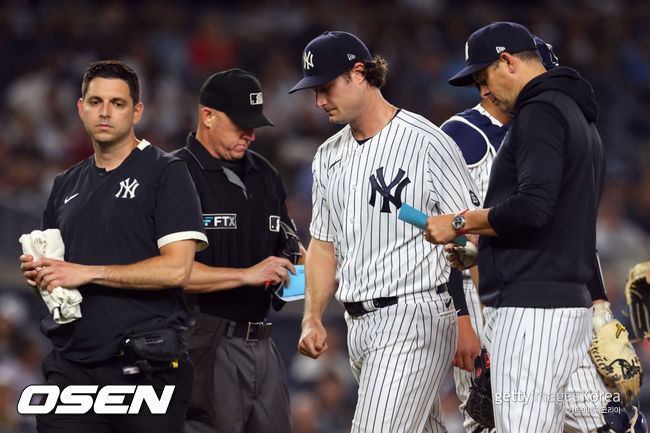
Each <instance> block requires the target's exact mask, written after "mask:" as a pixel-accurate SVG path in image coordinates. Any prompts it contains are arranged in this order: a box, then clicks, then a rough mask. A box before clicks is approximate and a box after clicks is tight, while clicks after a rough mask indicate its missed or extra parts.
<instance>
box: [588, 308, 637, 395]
mask: <svg viewBox="0 0 650 433" xmlns="http://www.w3.org/2000/svg"><path fill="white" fill-rule="evenodd" d="M589 355H590V356H591V360H592V361H593V363H594V365H595V366H596V369H597V370H598V373H600V375H601V376H602V377H603V381H604V382H605V385H607V386H608V387H610V388H613V389H616V391H617V392H618V393H619V394H620V397H621V401H622V402H623V404H627V403H628V402H629V401H631V400H633V399H634V398H635V397H636V395H637V394H638V393H639V390H640V388H641V380H642V378H643V371H642V370H641V362H640V361H639V358H638V356H636V353H635V352H634V348H633V347H632V345H631V344H630V340H629V339H628V332H627V329H625V326H623V325H621V322H619V321H618V320H611V321H609V322H607V323H606V324H604V325H603V326H602V327H601V328H600V329H599V330H598V332H596V335H595V337H594V339H593V341H592V342H591V347H590V348H589Z"/></svg>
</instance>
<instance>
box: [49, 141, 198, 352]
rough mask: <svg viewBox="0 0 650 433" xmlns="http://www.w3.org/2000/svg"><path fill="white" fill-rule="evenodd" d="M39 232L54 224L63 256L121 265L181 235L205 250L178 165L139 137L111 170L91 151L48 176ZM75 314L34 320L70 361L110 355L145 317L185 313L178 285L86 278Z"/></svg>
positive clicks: (177, 318) (175, 319) (192, 197)
mask: <svg viewBox="0 0 650 433" xmlns="http://www.w3.org/2000/svg"><path fill="white" fill-rule="evenodd" d="M42 227H43V230H46V229H50V228H58V229H59V230H60V231H61V237H62V238H63V243H64V244H65V256H64V257H65V260H66V261H68V262H72V263H79V264H83V265H123V264H130V263H135V262H138V261H142V260H145V259H148V258H151V257H154V256H157V255H160V252H159V248H161V247H162V246H164V245H166V244H168V243H171V242H175V241H179V240H185V239H196V240H199V241H200V243H199V244H198V247H199V248H205V246H206V244H205V240H206V238H205V235H204V233H203V227H202V224H201V216H200V210H199V202H198V198H197V197H196V191H195V189H194V186H193V184H192V180H191V179H190V176H189V174H188V172H187V168H186V167H185V164H183V163H182V161H180V160H179V159H178V158H174V157H172V156H171V155H170V154H168V153H166V152H163V151H162V150H160V149H158V148H156V147H154V146H152V145H150V144H149V142H147V141H146V140H142V141H141V142H140V144H138V146H137V147H136V148H134V149H133V151H132V152H131V154H130V155H129V156H128V157H127V158H126V159H125V160H124V161H123V162H122V164H120V166H119V167H117V168H115V169H114V170H111V171H106V170H105V169H103V168H99V167H97V166H96V165H95V158H94V156H91V157H89V158H87V159H85V160H84V161H81V162H79V163H78V164H76V165H74V166H72V167H71V168H69V169H68V170H66V171H65V172H63V173H61V174H59V175H57V176H56V178H55V179H54V185H53V187H52V191H51V193H50V197H49V199H48V202H47V207H46V209H45V211H44V213H43V224H42ZM79 291H80V292H81V294H82V296H83V301H82V302H81V314H82V317H81V318H80V319H77V320H75V321H74V322H71V323H67V324H64V325H58V324H55V322H54V321H53V320H52V317H51V315H50V316H48V317H46V318H45V319H44V320H43V322H42V325H41V327H42V329H43V331H44V333H45V334H46V335H47V336H48V337H50V338H51V339H52V344H53V346H54V349H55V350H57V351H59V352H61V353H62V354H63V356H64V357H65V358H67V359H70V360H72V361H78V362H94V361H102V360H106V359H109V358H111V357H112V356H114V355H116V354H117V353H118V351H119V348H120V341H121V340H122V339H123V337H124V336H126V335H128V334H129V333H131V330H132V328H133V327H134V326H137V325H139V324H142V323H144V322H149V321H152V320H161V322H166V323H170V324H183V323H185V322H186V320H187V318H188V312H187V308H186V304H185V301H184V298H183V290H182V288H181V287H178V288H172V289H165V290H125V289H116V288H111V287H105V286H100V285H97V284H86V285H83V286H81V287H79Z"/></svg>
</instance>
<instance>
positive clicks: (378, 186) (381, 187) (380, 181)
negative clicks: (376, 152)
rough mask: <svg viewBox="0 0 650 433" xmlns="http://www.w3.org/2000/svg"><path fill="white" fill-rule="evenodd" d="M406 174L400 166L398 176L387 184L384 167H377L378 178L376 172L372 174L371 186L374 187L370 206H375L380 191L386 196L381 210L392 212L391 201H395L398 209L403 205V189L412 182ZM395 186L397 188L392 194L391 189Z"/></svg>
mask: <svg viewBox="0 0 650 433" xmlns="http://www.w3.org/2000/svg"><path fill="white" fill-rule="evenodd" d="M405 174H406V173H404V170H402V169H401V168H400V169H399V171H398V172H397V176H395V178H394V179H393V180H392V181H391V183H390V185H386V181H385V180H384V167H379V168H378V169H377V177H376V178H375V175H374V174H372V175H370V186H371V187H372V193H371V194H370V202H369V204H370V206H372V207H375V198H376V196H377V193H379V194H381V196H382V197H383V198H384V199H383V203H382V205H381V212H384V213H391V212H390V203H393V204H394V205H395V208H396V209H399V208H400V207H402V190H403V189H404V187H405V186H406V185H408V184H409V183H411V179H409V178H408V177H406V178H404V175H405ZM395 187H397V188H395ZM393 188H395V194H394V195H391V193H390V190H391V189H393Z"/></svg>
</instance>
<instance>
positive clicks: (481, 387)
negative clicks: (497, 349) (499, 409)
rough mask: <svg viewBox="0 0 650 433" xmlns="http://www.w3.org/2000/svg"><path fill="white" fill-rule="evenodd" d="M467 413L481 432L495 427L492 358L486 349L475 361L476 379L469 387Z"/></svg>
mask: <svg viewBox="0 0 650 433" xmlns="http://www.w3.org/2000/svg"><path fill="white" fill-rule="evenodd" d="M465 411H466V412H467V414H468V415H469V416H471V417H472V419H474V421H476V422H477V423H478V424H479V430H483V429H491V428H493V427H494V410H493V408H492V385H491V384H490V358H489V357H488V353H487V351H486V350H485V348H482V349H481V354H480V355H479V356H477V357H476V359H475V360H474V377H473V378H472V384H471V385H470V386H469V396H468V397H467V404H466V405H465Z"/></svg>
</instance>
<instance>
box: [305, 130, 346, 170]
mask: <svg viewBox="0 0 650 433" xmlns="http://www.w3.org/2000/svg"><path fill="white" fill-rule="evenodd" d="M352 140H354V137H353V136H352V132H351V131H350V125H345V126H344V127H343V128H341V130H340V131H339V132H337V133H336V134H334V135H332V136H331V137H330V138H328V139H327V140H325V141H324V142H323V144H321V145H320V146H319V147H318V150H316V154H315V155H314V161H318V162H320V163H324V164H327V165H328V167H329V165H330V164H332V163H333V162H334V161H337V160H338V161H340V160H341V158H342V157H343V154H344V150H345V148H346V147H347V146H349V145H350V141H352Z"/></svg>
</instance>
